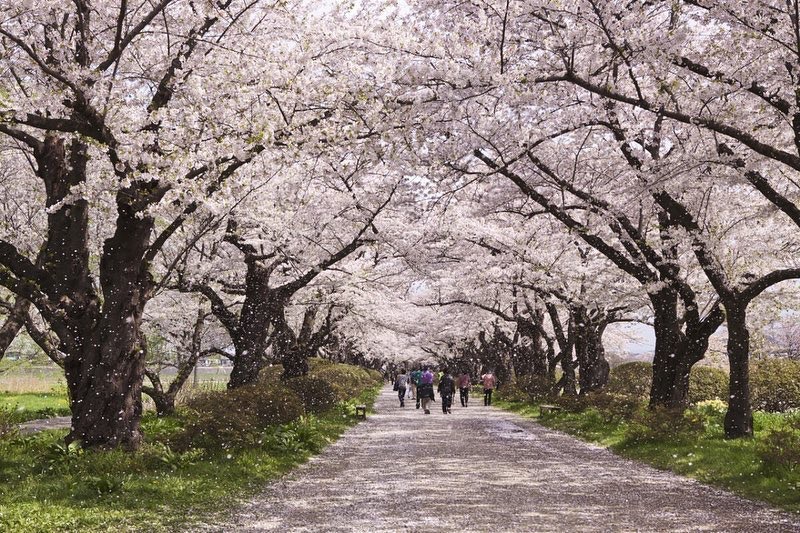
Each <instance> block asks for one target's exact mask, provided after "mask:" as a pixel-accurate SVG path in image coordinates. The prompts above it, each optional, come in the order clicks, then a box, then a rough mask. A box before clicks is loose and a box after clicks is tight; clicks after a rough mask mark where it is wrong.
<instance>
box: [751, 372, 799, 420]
mask: <svg viewBox="0 0 800 533" xmlns="http://www.w3.org/2000/svg"><path fill="white" fill-rule="evenodd" d="M750 397H751V400H752V404H753V409H757V410H760V411H768V412H772V413H782V412H784V411H787V410H789V409H796V408H800V361H795V360H792V359H765V360H763V361H758V362H757V363H755V364H754V365H753V366H752V368H751V372H750Z"/></svg>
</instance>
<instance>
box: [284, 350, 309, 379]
mask: <svg viewBox="0 0 800 533" xmlns="http://www.w3.org/2000/svg"><path fill="white" fill-rule="evenodd" d="M281 363H282V364H283V374H282V375H281V379H291V378H297V377H300V376H305V375H306V374H308V357H307V356H306V354H305V352H304V351H303V350H300V349H290V350H287V351H286V352H285V353H284V354H283V357H282V358H281Z"/></svg>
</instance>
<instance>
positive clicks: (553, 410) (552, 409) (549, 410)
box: [539, 405, 562, 416]
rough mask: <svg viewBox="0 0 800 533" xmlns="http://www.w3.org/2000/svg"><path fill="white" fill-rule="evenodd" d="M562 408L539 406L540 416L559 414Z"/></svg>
mask: <svg viewBox="0 0 800 533" xmlns="http://www.w3.org/2000/svg"><path fill="white" fill-rule="evenodd" d="M561 410H562V409H561V407H559V406H557V405H540V406H539V414H540V415H542V416H544V415H547V414H550V413H557V412H559V411H561Z"/></svg>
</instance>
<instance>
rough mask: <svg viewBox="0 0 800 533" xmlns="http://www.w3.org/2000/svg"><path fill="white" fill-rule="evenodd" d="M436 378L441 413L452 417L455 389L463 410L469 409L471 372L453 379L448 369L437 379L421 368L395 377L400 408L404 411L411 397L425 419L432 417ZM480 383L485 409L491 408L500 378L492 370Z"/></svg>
mask: <svg viewBox="0 0 800 533" xmlns="http://www.w3.org/2000/svg"><path fill="white" fill-rule="evenodd" d="M437 377H438V385H437V387H436V390H437V391H438V392H439V396H440V397H441V403H442V413H444V414H452V412H453V411H452V407H453V396H454V395H455V391H456V389H458V392H459V397H460V399H461V407H467V406H468V405H469V391H470V388H472V378H471V376H470V375H469V373H468V372H464V373H462V374H459V376H458V377H457V378H454V377H453V376H452V375H451V374H450V372H449V369H448V368H447V367H445V368H442V369H441V370H440V371H439V373H438V376H434V374H433V371H432V370H431V368H430V367H429V366H423V367H422V368H420V367H417V368H415V369H414V370H412V371H411V372H410V373H408V374H406V369H405V368H403V369H401V370H400V372H399V373H398V374H397V377H395V380H394V390H396V391H397V396H398V398H399V399H400V407H405V405H406V402H405V401H406V398H407V397H408V399H411V400H415V401H416V406H417V409H419V408H420V407H422V409H423V412H424V413H425V414H426V415H429V414H431V410H430V404H431V402H432V401H435V400H436V398H435V395H434V392H433V385H434V382H435V381H437ZM480 382H481V384H483V405H485V406H488V405H492V392H494V389H495V387H496V386H497V378H496V377H495V376H494V374H493V373H492V371H491V370H490V371H489V372H487V373H485V374H483V375H482V376H481V381H480Z"/></svg>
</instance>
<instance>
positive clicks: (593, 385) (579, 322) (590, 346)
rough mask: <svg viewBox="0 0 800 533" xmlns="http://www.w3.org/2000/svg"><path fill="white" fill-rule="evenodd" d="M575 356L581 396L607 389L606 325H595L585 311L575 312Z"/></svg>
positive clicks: (580, 309)
mask: <svg viewBox="0 0 800 533" xmlns="http://www.w3.org/2000/svg"><path fill="white" fill-rule="evenodd" d="M574 322H575V326H574V337H575V356H576V359H577V361H578V367H579V374H578V384H579V386H580V394H586V393H588V392H592V391H594V390H598V389H601V388H602V387H605V386H606V384H607V383H608V375H609V365H608V361H606V356H605V353H606V351H605V348H604V347H603V331H604V330H605V325H603V324H597V323H594V322H593V321H592V320H591V319H590V317H589V316H588V313H587V312H586V310H585V309H582V308H578V309H577V310H576V311H575V321H574Z"/></svg>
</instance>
